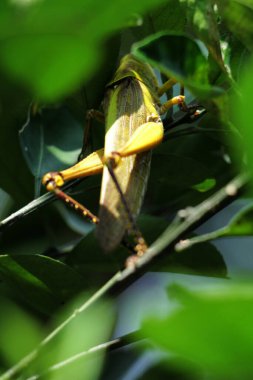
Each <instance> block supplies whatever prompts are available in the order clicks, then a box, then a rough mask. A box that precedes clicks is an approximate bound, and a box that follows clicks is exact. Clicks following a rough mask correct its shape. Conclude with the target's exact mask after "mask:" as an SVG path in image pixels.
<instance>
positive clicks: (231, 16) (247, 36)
mask: <svg viewBox="0 0 253 380" xmlns="http://www.w3.org/2000/svg"><path fill="white" fill-rule="evenodd" d="M217 4H218V9H219V14H220V17H222V19H223V20H224V21H225V22H226V25H227V26H228V28H229V30H230V32H231V33H232V34H234V35H235V36H237V38H238V39H239V40H240V41H241V42H242V43H243V44H244V45H245V46H246V47H247V48H248V49H249V50H250V51H252V49H253V25H252V17H253V4H252V1H251V0H222V1H221V0H219V1H217Z"/></svg>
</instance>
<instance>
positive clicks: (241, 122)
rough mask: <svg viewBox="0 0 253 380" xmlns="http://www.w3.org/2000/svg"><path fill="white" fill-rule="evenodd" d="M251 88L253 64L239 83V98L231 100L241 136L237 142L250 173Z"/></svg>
mask: <svg viewBox="0 0 253 380" xmlns="http://www.w3.org/2000/svg"><path fill="white" fill-rule="evenodd" d="M252 86H253V62H251V63H250V64H248V65H247V67H245V70H244V74H243V75H242V78H241V81H240V92H241V94H240V96H238V97H235V96H234V98H233V99H232V111H233V118H234V120H235V125H236V126H237V127H238V129H239V131H240V132H241V134H242V137H243V141H241V140H238V141H235V143H237V144H238V147H239V148H240V150H241V149H242V148H244V149H245V150H246V154H247V159H248V161H247V164H248V166H249V169H250V171H252V170H253V150H252V145H253V129H252V124H253V109H252V106H251V97H252Z"/></svg>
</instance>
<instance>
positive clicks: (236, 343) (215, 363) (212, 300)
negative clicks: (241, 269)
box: [142, 283, 253, 379]
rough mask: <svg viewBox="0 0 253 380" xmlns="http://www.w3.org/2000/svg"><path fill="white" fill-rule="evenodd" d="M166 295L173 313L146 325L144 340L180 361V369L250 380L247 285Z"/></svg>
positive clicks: (252, 329) (252, 311) (251, 307)
mask: <svg viewBox="0 0 253 380" xmlns="http://www.w3.org/2000/svg"><path fill="white" fill-rule="evenodd" d="M170 292H171V293H172V292H173V295H174V298H175V300H176V301H177V303H178V307H176V309H175V310H174V311H173V312H172V313H171V314H170V315H168V316H167V317H166V318H164V319H156V318H155V317H153V318H152V319H147V320H146V321H145V322H144V324H143V330H142V334H143V336H145V338H146V337H147V336H148V337H149V338H150V339H152V340H153V342H154V343H156V344H157V345H158V346H159V347H161V348H162V349H164V350H167V351H169V352H170V353H172V354H175V355H177V356H179V358H181V360H180V361H179V363H180V366H181V368H184V365H185V362H184V359H186V360H187V361H188V360H190V361H192V362H193V363H195V365H196V366H197V367H198V368H199V367H200V368H201V369H202V370H204V371H207V372H208V373H210V374H211V375H214V376H216V377H215V378H230V379H240V378H244V379H250V378H251V377H252V359H251V358H252V354H253V343H252V342H253V339H252V338H253V326H252V323H251V320H252V315H253V302H252V301H253V287H252V284H243V283H242V284H237V285H236V284H234V285H233V284H229V285H227V286H225V285H224V286H222V285H215V286H211V287H210V288H209V289H208V288H206V289H201V290H194V291H189V290H186V289H183V288H179V287H178V286H174V287H171V288H170ZM238 347H239V349H238Z"/></svg>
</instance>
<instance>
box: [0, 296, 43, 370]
mask: <svg viewBox="0 0 253 380" xmlns="http://www.w3.org/2000/svg"><path fill="white" fill-rule="evenodd" d="M0 303H1V314H0V336H1V348H0V354H1V357H4V360H5V362H6V363H7V365H8V366H12V365H14V364H16V362H17V361H18V360H20V359H22V358H23V356H25V355H27V354H28V353H29V352H30V351H31V350H33V349H34V348H35V347H36V346H37V345H38V344H39V343H40V341H41V339H42V338H43V335H44V334H43V331H42V329H41V326H40V325H39V323H38V322H36V321H35V319H33V318H32V317H31V315H29V314H28V313H27V312H25V311H23V310H22V309H21V308H19V307H18V306H17V305H15V304H14V303H11V302H10V301H8V300H7V299H3V298H1V300H0Z"/></svg>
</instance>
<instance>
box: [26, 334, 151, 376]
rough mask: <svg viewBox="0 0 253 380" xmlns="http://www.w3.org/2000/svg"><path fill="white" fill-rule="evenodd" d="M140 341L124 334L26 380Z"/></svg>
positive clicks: (137, 336)
mask: <svg viewBox="0 0 253 380" xmlns="http://www.w3.org/2000/svg"><path fill="white" fill-rule="evenodd" d="M142 339H143V338H140V336H139V335H138V334H137V333H136V332H132V333H129V334H126V335H124V336H121V337H119V338H116V339H113V340H110V341H108V342H105V343H102V344H99V345H97V346H94V347H91V348H90V349H88V350H86V351H83V352H80V353H78V354H76V355H73V356H71V357H70V358H68V359H66V360H63V361H61V362H59V363H56V364H54V365H52V366H51V367H49V368H48V369H47V370H46V371H44V372H42V373H40V374H36V375H33V376H31V377H29V378H28V379H27V380H37V379H40V378H41V377H42V376H44V375H47V374H50V373H52V372H55V371H57V370H59V369H61V368H63V367H66V366H68V365H69V364H72V363H75V362H77V361H78V360H81V359H84V358H87V357H91V356H93V355H95V354H98V353H100V352H104V351H107V352H109V351H113V350H116V349H118V348H121V347H125V346H127V345H128V344H131V343H134V342H137V341H139V340H142Z"/></svg>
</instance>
